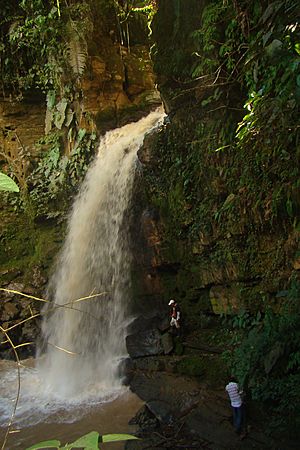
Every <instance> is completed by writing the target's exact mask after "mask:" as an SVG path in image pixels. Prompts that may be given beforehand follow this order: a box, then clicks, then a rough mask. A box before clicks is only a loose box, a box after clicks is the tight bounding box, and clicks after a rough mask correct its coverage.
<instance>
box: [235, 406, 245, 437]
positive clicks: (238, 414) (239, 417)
mask: <svg viewBox="0 0 300 450" xmlns="http://www.w3.org/2000/svg"><path fill="white" fill-rule="evenodd" d="M232 409H233V426H234V428H235V431H236V432H237V433H240V431H241V429H242V425H243V405H241V406H239V407H238V408H235V407H232Z"/></svg>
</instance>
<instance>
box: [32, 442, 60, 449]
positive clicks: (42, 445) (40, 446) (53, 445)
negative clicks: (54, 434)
mask: <svg viewBox="0 0 300 450" xmlns="http://www.w3.org/2000/svg"><path fill="white" fill-rule="evenodd" d="M43 448H56V449H57V448H60V442H59V441H56V440H52V441H43V442H39V443H38V444H34V445H32V446H31V447H28V448H26V450H38V449H43Z"/></svg>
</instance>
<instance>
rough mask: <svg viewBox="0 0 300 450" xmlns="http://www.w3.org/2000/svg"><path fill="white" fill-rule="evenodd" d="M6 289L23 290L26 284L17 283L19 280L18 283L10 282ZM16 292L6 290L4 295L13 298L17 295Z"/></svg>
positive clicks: (6, 297)
mask: <svg viewBox="0 0 300 450" xmlns="http://www.w3.org/2000/svg"><path fill="white" fill-rule="evenodd" d="M5 289H7V290H9V291H16V292H23V289H24V284H23V283H17V282H16V283H9V285H8V286H6V288H5ZM16 292H7V291H4V292H3V296H4V298H5V299H12V298H13V297H14V296H15V295H16Z"/></svg>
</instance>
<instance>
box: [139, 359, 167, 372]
mask: <svg viewBox="0 0 300 450" xmlns="http://www.w3.org/2000/svg"><path fill="white" fill-rule="evenodd" d="M133 365H134V369H138V370H143V371H147V372H162V371H163V370H166V364H165V361H164V360H163V358H161V359H160V357H156V356H148V357H147V358H139V359H135V360H134V361H133Z"/></svg>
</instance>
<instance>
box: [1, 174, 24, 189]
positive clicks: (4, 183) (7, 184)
mask: <svg viewBox="0 0 300 450" xmlns="http://www.w3.org/2000/svg"><path fill="white" fill-rule="evenodd" d="M19 190H20V189H19V187H18V186H17V185H16V183H15V182H14V180H12V179H11V178H10V177H9V176H8V175H5V174H4V173H2V172H0V191H6V192H19Z"/></svg>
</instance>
